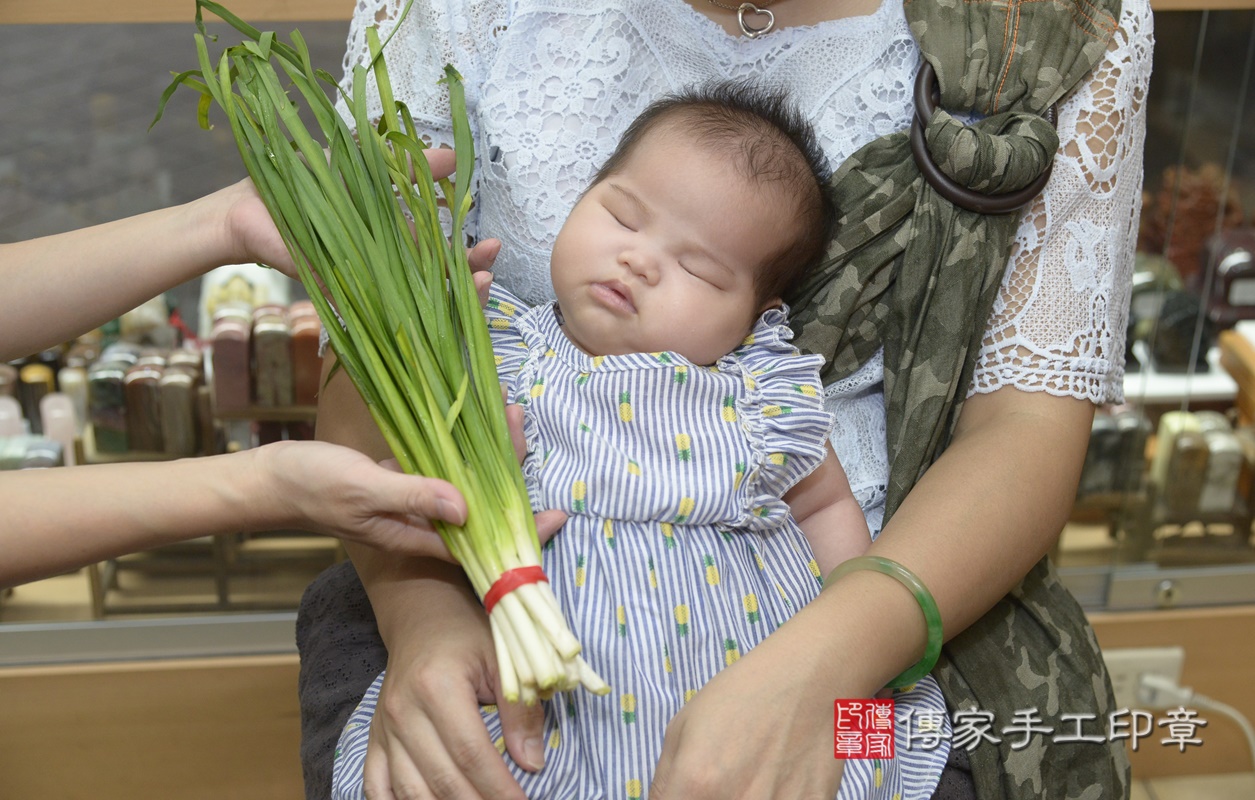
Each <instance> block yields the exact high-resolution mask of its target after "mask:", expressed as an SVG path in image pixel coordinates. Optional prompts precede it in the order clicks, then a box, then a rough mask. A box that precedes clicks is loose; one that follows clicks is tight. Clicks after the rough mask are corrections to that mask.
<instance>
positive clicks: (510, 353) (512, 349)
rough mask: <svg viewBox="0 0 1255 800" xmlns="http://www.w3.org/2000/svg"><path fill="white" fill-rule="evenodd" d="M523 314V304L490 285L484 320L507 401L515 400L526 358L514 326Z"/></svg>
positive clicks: (525, 345)
mask: <svg viewBox="0 0 1255 800" xmlns="http://www.w3.org/2000/svg"><path fill="white" fill-rule="evenodd" d="M525 311H527V306H526V305H525V304H524V303H523V301H522V300H520V299H518V298H517V297H515V296H514V295H513V294H511V293H510V291H509V290H507V289H505V288H503V287H502V286H501V285H500V284H498V283H496V282H495V281H494V282H493V283H492V285H491V286H490V287H489V289H488V304H487V305H486V306H484V318H485V319H487V320H488V338H489V339H491V340H492V354H493V360H494V361H496V364H497V379H498V380H500V381H501V382H502V383H503V384H505V386H506V396H507V397H514V382H515V378H517V377H518V374H519V367H521V366H522V365H523V361H524V359H525V358H526V356H527V343H526V342H524V341H523V335H522V334H521V333H520V332H519V328H518V325H517V322H518V319H519V317H521V316H522V315H523V313H524V312H525Z"/></svg>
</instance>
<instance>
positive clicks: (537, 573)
mask: <svg viewBox="0 0 1255 800" xmlns="http://www.w3.org/2000/svg"><path fill="white" fill-rule="evenodd" d="M529 583H549V578H548V577H547V576H546V575H545V571H544V570H543V569H541V568H540V567H519V568H517V569H511V570H507V571H505V572H503V573H501V577H500V578H497V582H496V583H494V584H493V585H492V587H491V588H490V589H489V590H488V593H487V594H485V595H484V610H485V611H487V612H488V613H489V614H491V613H492V609H493V607H494V606H496V605H497V603H499V602H500V601H501V598H503V597H505V596H506V595H507V594H509V593H510V592H512V591H514V590H515V589H517V588H519V587H520V586H526V585H527V584H529Z"/></svg>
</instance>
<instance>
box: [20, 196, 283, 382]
mask: <svg viewBox="0 0 1255 800" xmlns="http://www.w3.org/2000/svg"><path fill="white" fill-rule="evenodd" d="M253 261H258V262H262V263H265V264H269V265H271V266H274V267H276V268H278V269H281V270H283V271H284V272H285V273H287V274H289V275H291V274H293V271H294V269H295V268H294V266H293V264H292V260H291V258H290V257H289V256H288V252H287V249H286V248H285V247H284V245H283V239H282V238H281V237H280V236H279V232H278V230H276V229H275V227H274V223H273V222H271V221H270V215H269V214H268V213H267V212H266V208H265V206H264V205H263V204H262V202H261V198H260V197H258V195H257V191H256V190H255V189H254V188H253V184H252V181H249V180H244V181H240V182H239V183H236V184H234V185H232V186H228V187H226V188H225V189H220V190H218V191H216V192H214V193H213V194H209V195H206V196H204V197H202V198H200V199H198V200H193V201H192V202H190V203H187V204H184V205H181V206H173V207H171V208H163V209H160V210H158V211H150V212H148V213H147V214H140V215H138V216H134V217H129V218H127V219H121V220H117V221H115V222H109V223H105V224H103V225H96V226H94V227H90V228H82V229H80V230H75V231H69V232H67V233H60V234H57V235H55V236H46V237H44V238H41V239H32V240H30V241H25V242H15V243H12V244H4V245H0V286H4V293H3V297H2V298H0V361H5V360H9V359H13V358H18V357H21V356H25V355H29V354H30V353H35V352H38V351H40V350H42V349H44V348H46V347H51V346H52V345H55V344H59V343H61V342H64V341H67V340H69V339H73V338H74V337H75V336H77V335H79V334H80V333H82V332H83V331H85V330H91V329H92V328H95V327H98V326H99V325H102V324H104V323H105V322H108V321H109V320H111V319H114V318H116V317H117V316H119V315H120V314H123V313H125V312H127V311H130V310H131V309H133V308H135V307H136V306H138V305H140V304H141V303H143V302H145V301H146V300H148V299H150V298H152V297H155V296H156V295H158V294H160V293H161V292H163V291H165V290H166V289H169V288H171V287H172V286H176V285H178V284H180V283H182V282H184V281H187V280H190V279H192V278H195V277H196V276H198V275H201V274H203V273H204V272H206V271H208V270H210V269H212V268H214V267H219V266H222V265H223V264H234V263H241V262H253Z"/></svg>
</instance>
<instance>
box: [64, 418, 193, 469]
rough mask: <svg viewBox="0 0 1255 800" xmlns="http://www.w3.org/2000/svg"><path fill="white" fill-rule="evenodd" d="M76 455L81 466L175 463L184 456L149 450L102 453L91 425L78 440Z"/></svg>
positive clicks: (85, 428)
mask: <svg viewBox="0 0 1255 800" xmlns="http://www.w3.org/2000/svg"><path fill="white" fill-rule="evenodd" d="M75 450H76V451H77V452H76V455H77V456H78V457H79V463H80V464H122V463H125V462H128V461H173V460H175V459H176V458H182V457H183V456H178V455H174V454H172V453H154V452H150V451H147V450H124V451H122V452H121V453H102V452H100V451H99V450H97V449H96V436H95V430H94V429H93V428H92V426H91V425H86V426H84V428H83V435H82V436H81V437H79V439H77V440H76V447H75Z"/></svg>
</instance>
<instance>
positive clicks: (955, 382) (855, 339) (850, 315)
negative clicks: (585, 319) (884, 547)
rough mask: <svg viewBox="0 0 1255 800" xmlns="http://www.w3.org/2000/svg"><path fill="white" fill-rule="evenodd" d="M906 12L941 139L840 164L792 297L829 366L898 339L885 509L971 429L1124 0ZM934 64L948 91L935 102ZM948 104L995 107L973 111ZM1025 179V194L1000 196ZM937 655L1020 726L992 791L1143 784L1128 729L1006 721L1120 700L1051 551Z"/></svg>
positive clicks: (889, 383) (809, 341) (804, 342)
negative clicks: (1085, 92)
mask: <svg viewBox="0 0 1255 800" xmlns="http://www.w3.org/2000/svg"><path fill="white" fill-rule="evenodd" d="M906 16H907V19H908V21H909V23H910V27H911V32H912V34H913V35H914V36H915V38H916V39H917V40H918V42H919V46H920V49H921V51H922V52H923V55H924V58H925V60H926V62H927V63H926V64H925V65H924V67H923V68H922V69H921V72H923V73H925V74H924V76H923V78H922V80H921V83H920V84H919V85H917V88H916V96H917V101H916V102H917V117H918V119H917V120H916V124H915V126H914V127H915V128H916V130H915V131H914V136H915V138H916V142H915V143H914V144H915V147H916V149H917V150H920V151H923V150H925V149H926V151H927V153H926V154H925V153H922V152H921V153H920V157H918V158H913V157H912V143H911V141H910V139H911V134H908V133H906V132H902V133H896V134H892V135H889V136H885V137H882V138H880V139H877V140H876V141H874V142H872V143H870V144H868V145H867V146H866V147H864V148H862V149H861V150H859V151H858V152H857V153H855V154H854V155H853V156H851V157H850V159H849V160H848V161H846V162H845V164H843V165H842V166H841V168H840V169H839V170H838V171H837V172H836V174H835V175H834V176H833V177H832V181H831V184H830V189H831V191H832V192H833V193H834V198H835V200H836V203H837V208H838V210H839V213H840V217H841V218H840V224H839V232H838V235H837V238H836V241H835V242H834V244H833V246H832V247H831V249H830V250H829V253H828V261H827V262H826V263H825V265H824V266H823V267H822V268H821V270H820V271H819V272H818V274H816V275H815V276H814V277H813V279H811V280H810V281H809V282H808V283H807V284H806V285H805V286H804V287H803V288H802V289H801V291H799V292H798V293H797V294H796V296H793V297H791V298H789V299H790V304H791V305H792V307H793V308H794V309H797V310H798V312H797V314H796V316H795V319H794V322H793V324H794V328H795V330H796V332H797V334H798V338H797V343H798V344H799V346H801V347H802V348H803V349H804V350H806V351H809V352H813V353H820V354H823V355H824V356H825V357H826V359H827V361H826V364H825V367H824V379H825V380H824V382H825V383H830V382H832V381H834V380H836V379H839V378H841V377H844V376H847V375H849V374H851V373H852V372H854V371H855V370H856V369H857V368H858V366H859V365H860V364H862V363H864V362H865V361H866V360H867V359H868V358H869V357H871V356H872V355H874V353H875V352H876V350H877V349H878V348H879V347H880V346H881V344H882V343H883V346H884V359H885V402H886V418H887V425H886V427H887V430H888V432H889V433H888V438H889V443H888V444H889V455H890V474H889V488H888V499H887V503H886V510H885V518H886V520H887V519H888V518H889V516H890V515H892V513H893V512H894V511H895V510H896V509H897V508H898V506H899V505H900V504H901V502H902V499H903V498H904V497H905V496H906V493H907V492H908V491H909V490H910V488H911V487H912V486H913V485H914V484H915V482H916V481H917V480H918V479H919V477H920V475H921V474H922V473H923V472H924V470H925V469H927V467H928V466H929V464H931V463H932V462H933V461H934V460H935V459H936V457H937V456H938V455H939V454H940V453H941V451H942V450H943V449H944V448H945V446H946V445H947V443H948V441H949V439H950V436H951V434H952V433H953V427H954V423H955V420H956V417H957V415H958V411H959V408H960V406H961V404H962V401H963V399H964V396H965V394H966V390H967V387H968V386H969V385H970V382H971V377H972V373H973V368H974V364H975V359H976V355H977V353H978V352H979V348H980V344H981V339H982V336H983V332H984V329H985V324H986V322H987V320H988V319H989V315H990V311H991V309H992V307H993V302H994V299H995V297H996V295H997V293H998V289H999V286H1000V283H1001V280H1002V275H1003V272H1004V270H1005V269H1006V265H1007V261H1008V259H1009V257H1010V251H1011V246H1012V243H1013V237H1014V235H1015V231H1016V228H1017V227H1018V224H1019V221H1020V215H1019V214H1017V213H1014V211H1015V210H1018V208H1019V206H1021V205H1023V203H1024V201H1025V200H1026V199H1027V198H1029V197H1031V196H1032V195H1035V194H1036V193H1037V191H1038V190H1039V189H1040V187H1041V185H1042V184H1044V181H1045V177H1046V174H1047V173H1048V170H1049V167H1050V164H1051V162H1052V159H1053V158H1054V154H1055V151H1056V150H1057V149H1058V145H1059V140H1058V136H1057V134H1056V133H1055V130H1054V127H1053V125H1052V124H1051V123H1050V122H1049V121H1047V120H1046V119H1043V117H1042V115H1043V113H1044V112H1046V111H1047V109H1049V108H1050V107H1051V106H1052V105H1053V104H1055V103H1056V102H1057V101H1058V100H1059V99H1060V98H1061V97H1063V96H1064V95H1066V94H1067V93H1068V92H1069V91H1070V90H1071V89H1072V88H1073V87H1075V86H1076V85H1077V84H1078V83H1079V82H1080V81H1083V80H1086V79H1087V77H1088V75H1089V73H1090V71H1091V70H1092V68H1093V67H1094V65H1095V64H1097V63H1098V62H1099V61H1100V60H1101V59H1102V57H1103V55H1104V53H1105V52H1106V48H1107V43H1108V41H1109V40H1110V38H1111V36H1112V35H1113V34H1114V32H1115V30H1116V26H1117V19H1118V16H1119V0H906ZM933 69H935V74H936V82H937V83H939V84H940V103H939V107H938V108H937V109H936V110H933V111H931V112H929V111H928V110H927V106H928V105H930V103H931V102H932V99H933V98H932V97H931V96H930V95H931V94H932V87H931V85H930V84H931V78H932V76H931V75H929V74H928V73H929V72H931V71H932V70H933ZM921 107H923V108H924V110H923V111H920V110H919V109H920V108H921ZM942 109H951V110H961V111H964V112H966V111H969V110H970V111H975V112H978V113H979V114H980V115H983V116H984V118H983V119H981V120H980V121H978V122H976V123H974V124H972V125H971V126H967V125H964V124H963V123H961V122H959V121H957V120H955V119H954V118H952V117H951V116H950V114H948V113H947V112H946V111H945V110H942ZM917 161H918V163H920V164H922V165H923V169H924V172H925V173H931V174H928V176H927V180H926V179H925V177H924V175H923V174H922V173H921V168H920V167H917V166H916V164H917ZM937 173H941V174H940V175H938V174H937ZM936 187H940V189H939V188H936ZM1017 193H1018V194H1019V195H1020V196H1019V197H1018V198H1017V197H1015V196H1014V195H1016V194H1017ZM943 194H944V196H943ZM947 197H948V198H950V199H947ZM1008 197H1009V198H1010V200H1011V202H1010V203H1008V204H1007V205H1009V206H1010V208H1011V209H1013V210H1012V211H1011V212H1010V213H1008V211H1007V208H1006V207H1005V206H1004V207H1001V208H1000V207H999V203H1000V201H1002V200H1004V199H1007V198H1008ZM952 200H955V201H958V202H960V203H962V204H963V205H965V206H966V208H964V207H960V206H959V205H956V204H955V202H952ZM969 208H977V209H980V210H979V211H974V210H968V209H969ZM981 211H984V212H990V213H981ZM933 674H934V675H935V676H936V677H937V679H938V681H939V682H940V684H941V687H942V689H943V691H944V693H945V696H946V700H947V703H948V705H949V707H950V709H951V711H957V710H969V709H979V710H980V711H982V712H992V713H993V715H994V726H993V730H992V733H993V734H994V735H995V736H999V738H1001V740H1002V741H1001V743H1000V744H998V745H994V744H992V743H989V742H982V743H981V744H980V746H978V747H976V748H975V749H973V750H971V752H970V753H969V758H970V761H971V765H972V774H973V778H974V780H975V787H976V794H977V797H979V798H982V800H984V799H985V798H1004V797H1006V798H1026V799H1027V798H1034V800H1036V798H1040V797H1050V798H1065V797H1066V798H1098V797H1104V798H1106V797H1123V796H1127V793H1128V791H1129V789H1128V785H1129V764H1128V759H1127V757H1126V756H1125V753H1124V749H1123V746H1122V743H1120V742H1116V743H1115V744H1114V745H1112V744H1109V743H1100V744H1095V743H1089V742H1079V743H1075V744H1070V743H1058V744H1056V743H1053V742H1052V741H1051V737H1050V736H1048V735H1040V734H1039V735H1035V736H1033V737H1031V739H1030V741H1031V744H1030V745H1029V746H1028V747H1026V748H1023V749H1019V750H1015V749H1013V748H1012V746H1011V745H1012V744H1013V743H1015V742H1017V741H1018V740H1020V739H1021V738H1023V737H1022V736H1021V735H1019V734H1010V735H999V731H1000V729H1001V728H1002V727H1003V726H1005V725H1007V724H1009V723H1011V722H1012V720H1013V718H1014V717H1015V714H1016V712H1017V711H1022V710H1027V709H1034V708H1035V709H1037V710H1038V712H1039V714H1040V715H1041V718H1042V720H1043V724H1046V725H1051V724H1052V723H1053V727H1054V728H1055V731H1056V733H1057V734H1060V735H1062V734H1069V733H1070V734H1075V733H1076V729H1075V723H1072V724H1067V723H1061V722H1060V717H1061V715H1063V714H1093V715H1094V717H1093V719H1092V720H1091V721H1089V722H1088V723H1086V725H1085V729H1084V731H1083V732H1084V734H1086V735H1089V736H1094V735H1097V734H1099V733H1101V732H1102V731H1105V722H1106V719H1107V714H1108V713H1109V712H1110V711H1112V710H1113V709H1111V708H1109V701H1110V697H1111V695H1110V688H1109V687H1110V683H1109V681H1107V680H1106V673H1105V671H1104V669H1103V666H1102V660H1101V656H1100V654H1099V651H1098V646H1097V642H1096V640H1095V638H1094V635H1093V631H1092V629H1091V628H1090V627H1089V625H1088V623H1087V622H1086V620H1085V617H1084V614H1083V613H1082V611H1081V608H1080V606H1079V605H1078V604H1077V603H1076V601H1075V599H1074V598H1073V597H1072V595H1071V594H1070V593H1068V591H1067V590H1066V589H1065V588H1064V587H1063V586H1062V585H1061V583H1060V582H1059V579H1058V577H1057V575H1056V573H1055V571H1054V569H1053V567H1052V566H1051V564H1050V563H1049V561H1048V560H1047V559H1042V561H1040V562H1039V563H1038V564H1037V565H1036V566H1035V567H1033V569H1032V571H1030V572H1029V574H1028V575H1027V576H1026V577H1025V578H1024V580H1023V581H1022V582H1021V583H1020V584H1019V585H1018V586H1017V587H1016V588H1015V589H1014V590H1013V591H1012V592H1011V593H1010V594H1008V595H1007V596H1006V597H1004V598H1003V599H1002V600H1001V601H999V602H998V604H997V605H996V606H994V608H993V609H991V610H990V611H989V612H988V613H987V614H985V616H984V617H982V618H981V619H980V620H978V621H977V622H976V623H975V624H973V625H972V626H971V627H970V628H969V629H968V630H966V631H965V632H963V633H962V634H960V635H959V636H957V637H955V638H954V639H953V640H951V641H950V642H949V643H948V644H947V645H946V646H945V648H944V650H943V652H942V656H941V659H940V661H939V662H938V664H937V667H936V668H935V669H934V670H933Z"/></svg>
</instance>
